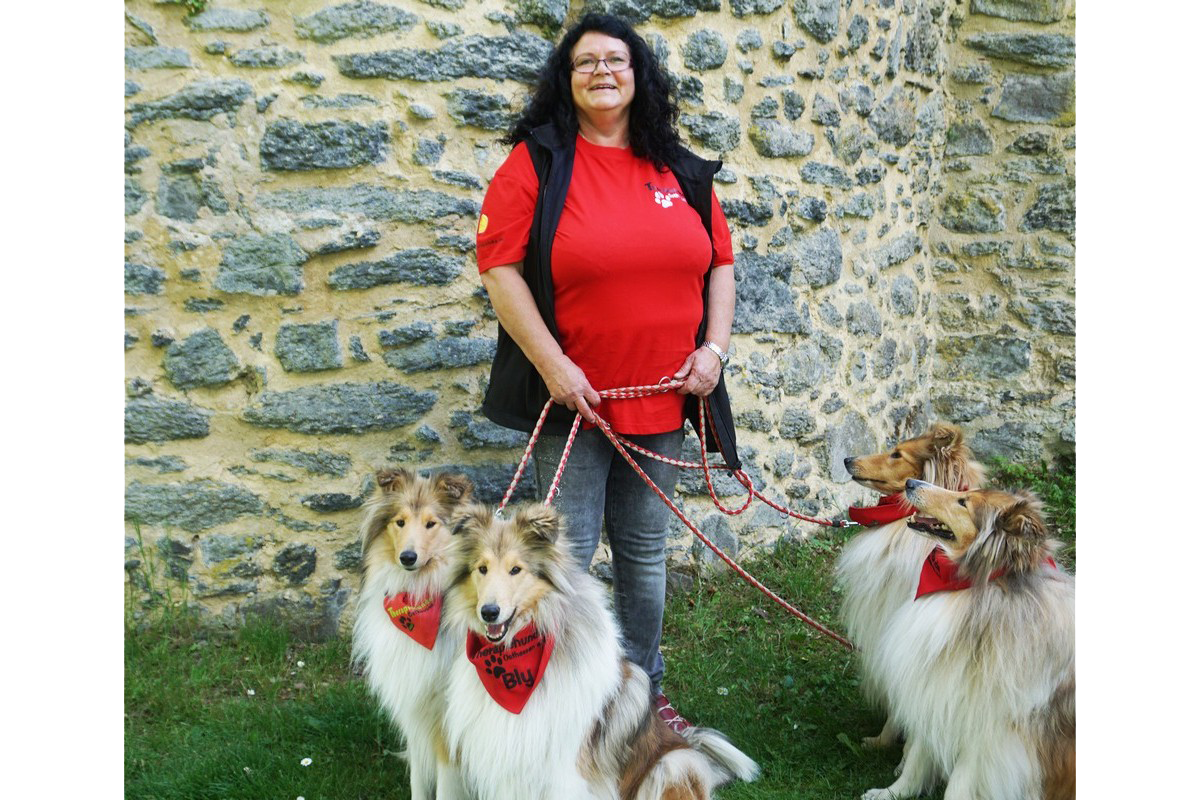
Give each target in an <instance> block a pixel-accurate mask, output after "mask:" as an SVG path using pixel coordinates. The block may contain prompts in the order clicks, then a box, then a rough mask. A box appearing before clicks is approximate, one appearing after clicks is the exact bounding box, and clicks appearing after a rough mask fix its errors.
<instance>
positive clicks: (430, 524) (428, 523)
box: [425, 520, 437, 528]
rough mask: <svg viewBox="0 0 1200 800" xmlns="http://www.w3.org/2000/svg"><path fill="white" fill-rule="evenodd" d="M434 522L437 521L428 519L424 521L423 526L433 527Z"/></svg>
mask: <svg viewBox="0 0 1200 800" xmlns="http://www.w3.org/2000/svg"><path fill="white" fill-rule="evenodd" d="M436 524H437V523H436V522H434V521H433V520H429V522H426V523H425V527H426V528H432V527H433V526H434V525H436Z"/></svg>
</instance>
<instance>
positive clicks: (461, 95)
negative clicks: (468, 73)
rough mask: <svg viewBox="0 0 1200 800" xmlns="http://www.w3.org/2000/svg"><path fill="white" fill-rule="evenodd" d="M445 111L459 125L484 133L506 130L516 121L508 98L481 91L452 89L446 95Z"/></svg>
mask: <svg viewBox="0 0 1200 800" xmlns="http://www.w3.org/2000/svg"><path fill="white" fill-rule="evenodd" d="M445 97H446V110H447V112H448V113H449V114H450V117H451V119H453V120H454V121H455V122H457V123H458V124H459V125H470V126H472V127H475V128H481V129H482V130H485V131H503V130H507V129H508V127H509V126H510V125H512V123H513V120H514V119H516V114H515V113H514V112H513V111H512V109H511V108H510V107H509V103H508V98H507V97H505V96H504V95H502V94H492V93H491V92H487V91H483V90H481V89H454V90H453V91H451V92H448V93H447V94H446V95H445Z"/></svg>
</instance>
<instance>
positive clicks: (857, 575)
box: [836, 424, 983, 747]
mask: <svg viewBox="0 0 1200 800" xmlns="http://www.w3.org/2000/svg"><path fill="white" fill-rule="evenodd" d="M971 459H972V456H971V450H970V448H969V447H967V445H966V442H965V441H964V440H963V435H962V431H961V430H959V429H958V428H957V427H956V426H954V425H944V424H935V425H934V426H933V427H931V428H930V429H929V430H928V431H926V432H925V433H923V434H921V435H920V436H918V437H916V438H914V439H908V440H906V441H903V442H901V443H900V444H898V445H896V446H895V447H893V448H891V449H890V450H887V451H885V452H883V453H877V454H875V455H869V456H851V457H849V458H847V459H846V460H845V462H844V463H845V465H846V471H847V472H849V473H850V476H851V477H852V478H853V479H854V480H855V482H857V483H860V484H862V485H863V486H866V487H868V488H870V489H874V490H875V491H877V492H880V493H881V494H883V495H885V496H884V497H883V498H882V499H881V500H880V501H879V504H878V505H876V506H868V507H864V508H851V509H850V517H851V519H853V520H854V521H856V522H859V523H861V524H863V525H865V526H867V527H866V528H865V529H864V530H863V531H862V532H861V533H859V534H857V535H856V536H854V538H852V539H851V540H850V541H849V542H847V543H846V545H845V547H844V548H843V549H842V552H841V555H840V556H839V557H838V561H837V566H836V573H837V580H838V584H839V585H840V586H841V589H842V621H843V624H844V625H845V626H846V631H847V634H848V635H849V637H850V640H851V641H853V642H854V646H855V647H856V648H857V649H858V651H859V664H860V666H861V669H862V678H863V680H862V688H863V693H864V695H865V696H866V697H867V699H868V700H869V701H870V702H872V703H873V704H875V705H876V706H877V707H879V708H881V709H884V710H886V709H887V703H886V700H885V698H884V696H883V690H882V686H881V683H880V677H879V676H878V675H875V674H873V673H872V672H871V670H870V669H869V667H868V666H867V664H868V663H869V662H868V661H867V660H866V659H865V658H864V657H863V656H864V654H869V653H871V652H872V651H873V650H874V649H875V647H876V646H877V645H878V643H879V638H880V637H881V636H882V635H883V633H884V631H885V630H886V628H887V625H888V622H889V620H891V618H892V615H893V614H894V613H895V612H896V611H897V609H899V608H900V607H901V606H903V605H906V604H908V603H911V602H912V599H913V592H914V591H915V590H916V586H917V575H918V574H919V573H920V571H921V564H922V563H923V562H924V561H925V559H926V557H927V556H928V555H929V551H930V550H932V549H933V543H932V542H931V541H929V540H928V539H926V538H924V537H922V536H920V535H918V534H916V533H914V532H912V531H910V530H909V529H908V525H907V524H906V519H907V518H908V517H909V516H911V515H912V514H913V512H914V509H913V508H912V507H911V506H909V505H908V504H907V503H906V502H904V498H903V495H902V492H903V491H904V484H905V482H906V481H907V480H908V479H910V478H923V479H924V480H926V481H928V482H930V483H933V484H936V485H937V486H942V487H944V488H947V489H956V490H957V489H975V488H978V487H979V486H980V485H981V484H982V482H983V468H982V467H980V466H979V465H978V464H976V463H975V462H974V461H972V460H971ZM900 734H901V731H900V730H899V728H897V727H896V724H895V721H894V720H893V719H892V718H891V716H890V715H889V716H888V719H887V722H885V723H884V726H883V730H881V731H880V732H879V735H878V736H870V737H867V738H865V739H863V744H864V745H866V746H867V747H888V746H891V745H893V744H895V743H896V742H897V741H899V739H900Z"/></svg>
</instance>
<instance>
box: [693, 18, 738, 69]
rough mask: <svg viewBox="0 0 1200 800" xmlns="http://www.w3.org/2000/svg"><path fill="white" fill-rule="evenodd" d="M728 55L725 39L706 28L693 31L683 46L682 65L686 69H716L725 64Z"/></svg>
mask: <svg viewBox="0 0 1200 800" xmlns="http://www.w3.org/2000/svg"><path fill="white" fill-rule="evenodd" d="M728 55H729V45H728V44H727V43H726V42H725V37H723V36H722V35H721V34H720V33H718V32H717V31H714V30H711V29H708V28H704V29H701V30H698V31H694V32H693V33H691V34H690V35H689V36H688V37H687V41H685V42H684V44H683V63H684V65H685V66H686V67H687V68H688V69H694V70H697V71H704V70H710V69H716V68H717V67H720V66H721V65H723V64H724V63H725V58H726V57H727V56H728Z"/></svg>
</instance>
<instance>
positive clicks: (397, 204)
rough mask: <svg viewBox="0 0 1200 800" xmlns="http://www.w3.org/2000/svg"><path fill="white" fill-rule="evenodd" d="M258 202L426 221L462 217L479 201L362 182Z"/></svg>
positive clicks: (474, 212) (273, 195)
mask: <svg viewBox="0 0 1200 800" xmlns="http://www.w3.org/2000/svg"><path fill="white" fill-rule="evenodd" d="M259 204H260V205H261V206H262V207H263V208H273V209H279V210H283V211H290V212H310V211H318V210H322V211H335V212H344V213H351V214H363V215H364V216H366V217H369V218H370V219H374V220H381V221H388V222H394V221H399V222H409V223H414V222H417V223H428V222H430V221H432V220H437V219H441V218H443V217H447V216H451V215H454V214H458V215H461V216H465V217H475V216H477V215H478V214H479V203H478V202H477V201H475V200H472V199H470V198H466V197H456V196H454V195H450V194H446V193H445V192H439V191H435V190H433V189H405V190H401V191H394V190H391V189H387V188H384V187H382V186H372V185H371V184H366V183H356V184H354V185H353V186H350V187H348V188H338V189H281V190H278V191H275V192H268V193H265V194H264V195H261V196H260V197H259Z"/></svg>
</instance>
